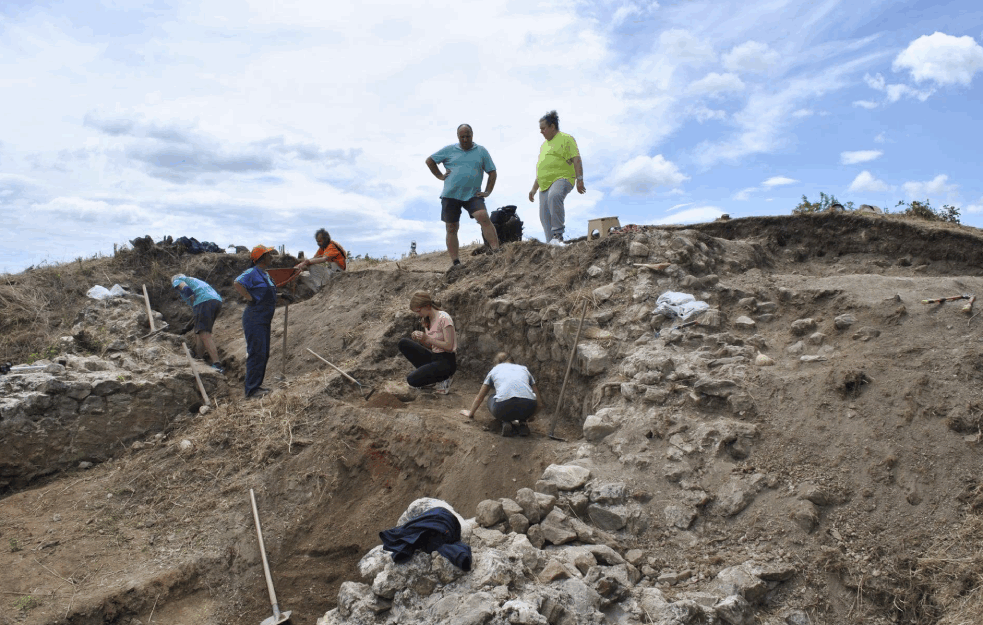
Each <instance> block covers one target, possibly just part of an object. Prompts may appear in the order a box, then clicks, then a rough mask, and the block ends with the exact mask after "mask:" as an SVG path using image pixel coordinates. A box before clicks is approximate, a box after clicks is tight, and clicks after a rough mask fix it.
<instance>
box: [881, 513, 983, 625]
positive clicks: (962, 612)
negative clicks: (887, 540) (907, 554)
mask: <svg viewBox="0 0 983 625" xmlns="http://www.w3.org/2000/svg"><path fill="white" fill-rule="evenodd" d="M893 574H894V577H895V579H896V580H897V582H898V588H897V593H896V595H895V597H894V599H893V607H894V610H895V611H896V613H897V614H898V616H899V619H900V622H904V623H913V624H917V625H922V624H924V625H928V624H929V623H931V624H933V625H971V624H972V625H976V624H977V623H979V622H980V615H981V614H983V516H979V515H971V516H968V517H966V519H965V520H964V522H963V523H962V524H961V525H960V526H959V527H957V528H954V529H953V530H952V531H951V532H950V533H948V534H942V535H939V536H937V537H936V538H935V539H934V541H933V542H932V543H931V544H930V545H929V547H928V548H927V549H926V550H925V551H924V553H923V555H922V556H921V557H916V558H899V559H898V561H897V562H896V566H895V570H894V571H893Z"/></svg>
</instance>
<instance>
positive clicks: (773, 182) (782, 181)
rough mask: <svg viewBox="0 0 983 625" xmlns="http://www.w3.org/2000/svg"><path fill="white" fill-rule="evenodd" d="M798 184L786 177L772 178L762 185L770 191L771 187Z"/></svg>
mask: <svg viewBox="0 0 983 625" xmlns="http://www.w3.org/2000/svg"><path fill="white" fill-rule="evenodd" d="M796 182H798V180H793V179H792V178H786V177H785V176H772V177H771V178H769V179H768V180H765V181H764V182H762V183H761V185H762V186H764V187H768V188H769V189H770V188H771V187H780V186H782V185H786V184H794V183H796Z"/></svg>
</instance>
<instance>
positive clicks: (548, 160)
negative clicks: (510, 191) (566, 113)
mask: <svg viewBox="0 0 983 625" xmlns="http://www.w3.org/2000/svg"><path fill="white" fill-rule="evenodd" d="M539 132H540V133H541V134H542V135H543V137H544V138H545V139H546V141H544V142H543V145H542V147H541V148H539V161H538V162H537V163H536V179H535V180H534V181H533V183H532V190H531V191H529V201H530V202H534V201H535V197H536V191H539V220H540V222H542V224H543V232H545V233H546V240H547V241H548V242H549V243H550V244H551V245H563V222H564V217H565V214H564V210H563V200H564V198H566V197H567V194H568V193H570V191H572V190H573V187H574V181H575V180H576V185H577V193H586V192H587V187H585V186H584V165H583V163H582V162H581V160H580V151H579V150H578V149H577V141H576V140H575V139H574V138H573V137H571V136H570V135H568V134H567V133H565V132H560V117H559V115H557V114H556V111H550V112H549V113H547V114H546V115H543V116H542V117H541V118H540V120H539Z"/></svg>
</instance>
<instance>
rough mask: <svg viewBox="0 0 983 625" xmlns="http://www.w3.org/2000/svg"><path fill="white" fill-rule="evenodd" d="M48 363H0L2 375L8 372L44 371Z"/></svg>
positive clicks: (0, 373)
mask: <svg viewBox="0 0 983 625" xmlns="http://www.w3.org/2000/svg"><path fill="white" fill-rule="evenodd" d="M47 367H48V365H12V364H10V363H9V362H5V363H0V375H4V374H7V373H29V372H31V371H42V370H44V369H46V368H47Z"/></svg>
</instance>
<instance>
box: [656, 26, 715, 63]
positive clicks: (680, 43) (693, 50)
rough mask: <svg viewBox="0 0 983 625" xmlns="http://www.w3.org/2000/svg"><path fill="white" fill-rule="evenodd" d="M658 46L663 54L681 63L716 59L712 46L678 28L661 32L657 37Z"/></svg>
mask: <svg viewBox="0 0 983 625" xmlns="http://www.w3.org/2000/svg"><path fill="white" fill-rule="evenodd" d="M659 44H660V45H661V47H662V50H663V52H664V53H665V54H668V55H669V56H672V57H674V58H676V59H679V60H681V61H689V62H691V63H704V62H706V61H713V60H715V59H716V58H717V53H716V52H714V51H713V45H712V44H711V43H710V42H708V41H706V40H705V39H701V38H699V37H697V36H696V35H694V34H693V33H691V32H689V31H688V30H682V29H679V28H673V29H671V30H666V31H663V32H662V33H661V34H660V35H659Z"/></svg>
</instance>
